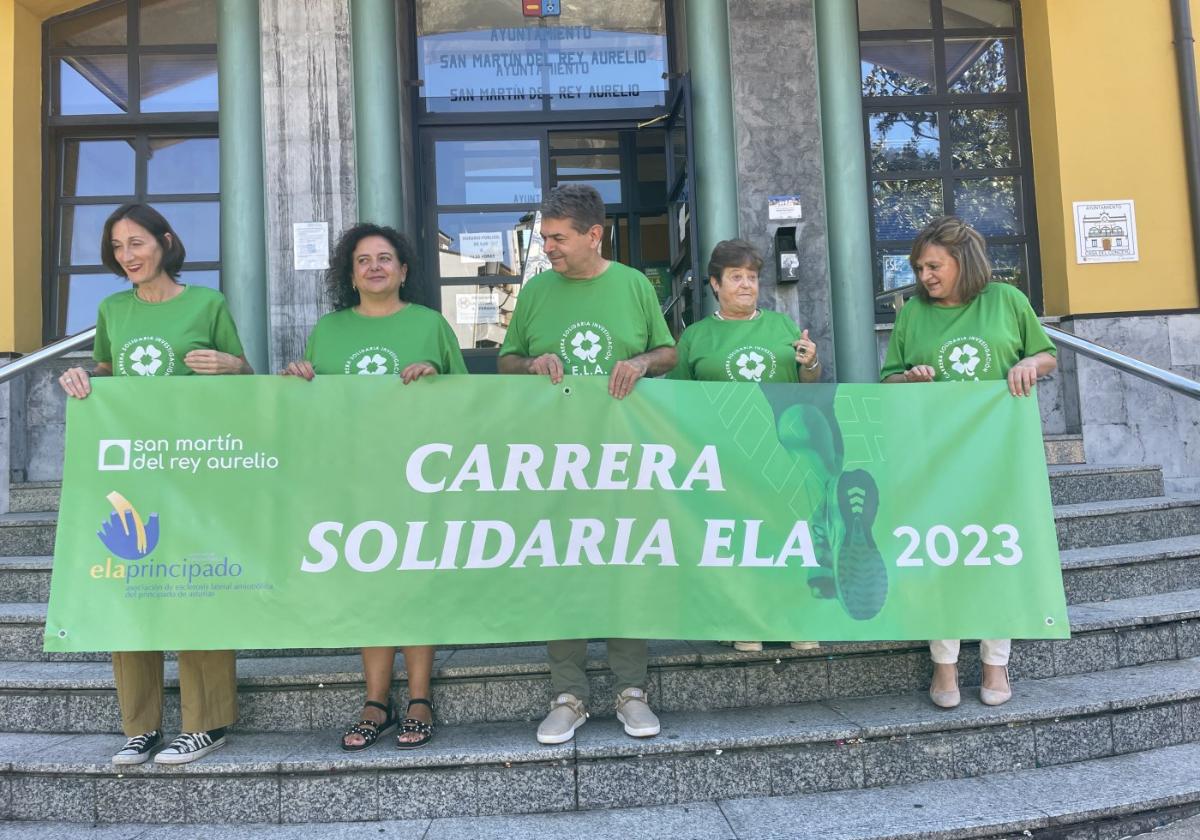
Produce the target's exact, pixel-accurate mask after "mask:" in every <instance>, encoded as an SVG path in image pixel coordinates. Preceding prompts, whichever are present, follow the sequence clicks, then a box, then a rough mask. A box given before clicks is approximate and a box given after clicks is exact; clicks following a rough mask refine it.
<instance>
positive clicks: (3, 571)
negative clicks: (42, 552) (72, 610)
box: [0, 556, 54, 603]
mask: <svg viewBox="0 0 1200 840" xmlns="http://www.w3.org/2000/svg"><path fill="white" fill-rule="evenodd" d="M53 566H54V558H53V557H48V556H40V557H0V603H45V602H46V601H48V600H49V598H50V570H51V569H52V568H53Z"/></svg>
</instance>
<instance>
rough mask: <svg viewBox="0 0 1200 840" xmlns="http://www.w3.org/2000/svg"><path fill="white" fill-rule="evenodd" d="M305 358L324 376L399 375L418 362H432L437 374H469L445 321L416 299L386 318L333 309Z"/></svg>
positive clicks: (319, 326) (319, 323)
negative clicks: (415, 301) (341, 374)
mask: <svg viewBox="0 0 1200 840" xmlns="http://www.w3.org/2000/svg"><path fill="white" fill-rule="evenodd" d="M304 358H305V359H307V360H308V361H310V362H312V366H313V369H314V370H315V371H316V372H317V373H321V374H326V373H354V374H360V375H372V374H374V375H378V376H386V375H392V376H396V375H398V374H399V373H400V372H401V371H403V370H404V369H405V368H406V367H408V366H409V365H411V364H412V363H413V362H429V364H431V365H433V366H434V367H435V368H436V369H437V372H438V373H466V372H467V366H466V364H465V363H464V362H463V355H462V350H460V349H458V338H457V337H456V336H455V335H454V331H453V330H452V329H450V325H449V324H447V323H446V319H445V318H443V317H442V316H441V314H440V313H438V312H434V311H433V310H432V309H428V308H426V307H424V306H421V305H420V304H417V303H410V304H409V305H408V306H406V307H404V308H403V309H401V310H400V311H399V312H395V313H393V314H391V315H386V316H384V317H382V318H369V317H367V316H366V315H359V314H358V313H357V312H355V311H354V310H353V309H340V310H338V311H337V312H330V313H329V314H328V315H325V316H323V317H322V318H321V319H320V320H319V321H317V325H316V326H315V327H313V331H312V333H310V334H309V336H308V343H307V344H306V345H305V347H304Z"/></svg>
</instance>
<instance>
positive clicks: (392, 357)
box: [342, 346, 400, 376]
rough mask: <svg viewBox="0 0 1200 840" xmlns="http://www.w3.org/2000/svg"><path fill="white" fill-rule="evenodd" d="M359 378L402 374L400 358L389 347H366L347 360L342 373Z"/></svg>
mask: <svg viewBox="0 0 1200 840" xmlns="http://www.w3.org/2000/svg"><path fill="white" fill-rule="evenodd" d="M342 372H343V373H346V374H357V375H358V376H388V375H389V374H392V375H394V374H397V373H399V372H400V357H399V356H397V355H396V354H395V353H394V352H392V351H391V350H390V349H388V348H387V347H378V346H375V347H364V348H363V349H361V350H359V351H357V352H355V353H354V354H353V355H351V356H350V358H349V359H347V360H346V367H345V369H344V370H343V371H342Z"/></svg>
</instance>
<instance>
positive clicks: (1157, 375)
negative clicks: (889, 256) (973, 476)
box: [875, 283, 1200, 400]
mask: <svg viewBox="0 0 1200 840" xmlns="http://www.w3.org/2000/svg"><path fill="white" fill-rule="evenodd" d="M916 288H917V284H916V283H912V284H909V285H907V286H901V287H900V288H898V289H889V290H888V291H886V292H882V293H880V294H877V295H876V296H875V300H876V302H877V303H884V302H885V299H890V300H889V302H890V303H891V304H892V306H893V307H894V308H895V310H896V311H897V312H899V311H900V309H901V307H903V306H904V299H905V298H906V297H908V296H909V295H911V294H912V293H913V291H914V290H916ZM1042 327H1043V329H1045V330H1046V334H1047V335H1048V336H1050V340H1051V341H1053V342H1054V343H1055V344H1057V345H1058V346H1059V347H1065V348H1067V349H1068V350H1072V351H1074V352H1075V353H1078V354H1079V355H1080V356H1087V357H1088V358H1089V359H1095V360H1096V361H1097V362H1101V363H1103V364H1106V365H1108V366H1109V367H1113V368H1116V369H1117V370H1119V371H1121V372H1122V373H1128V374H1129V375H1130V376H1136V377H1138V378H1139V379H1144V380H1146V381H1147V382H1153V383H1154V384H1155V385H1161V386H1162V387H1164V388H1169V389H1170V390H1172V391H1174V392H1175V393H1177V394H1183V395H1184V396H1185V397H1191V398H1192V399H1194V400H1200V382H1196V381H1194V380H1191V379H1188V378H1187V377H1186V376H1180V375H1179V374H1178V373H1172V372H1171V371H1169V370H1163V369H1162V368H1160V367H1155V366H1154V365H1150V364H1146V363H1145V362H1143V361H1140V360H1139V359H1135V358H1133V357H1132V356H1126V355H1125V354H1124V353H1118V352H1117V351H1116V350H1110V349H1109V348H1107V347H1105V346H1103V345H1101V344H1097V343H1096V342H1094V341H1088V340H1087V339H1086V338H1080V337H1079V336H1077V335H1075V334H1073V333H1069V332H1065V331H1063V330H1060V329H1058V328H1057V327H1051V326H1049V325H1047V324H1043V325H1042Z"/></svg>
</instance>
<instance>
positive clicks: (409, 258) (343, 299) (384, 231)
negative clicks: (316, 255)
mask: <svg viewBox="0 0 1200 840" xmlns="http://www.w3.org/2000/svg"><path fill="white" fill-rule="evenodd" d="M368 236H382V237H383V238H384V239H386V240H387V241H388V242H390V243H391V244H392V247H393V248H395V249H396V259H397V260H399V261H400V264H401V265H406V266H408V274H407V276H406V278H405V281H404V283H403V285H401V286H400V300H403V301H408V300H410V299H411V297H412V295H413V292H414V289H415V280H416V275H417V250H416V248H414V247H413V244H412V242H410V241H409V238H408V237H407V236H405V235H404V234H403V233H401V232H400V231H398V230H396V229H395V228H390V227H387V226H385V225H377V224H373V223H371V222H360V223H359V224H357V225H355V226H354V227H352V228H350V229H348V230H347V231H346V232H345V233H343V234H342V236H341V238H340V239H338V241H337V245H335V246H334V248H333V259H332V260H330V263H329V271H327V272H326V273H325V287H326V289H328V291H329V297H330V299H331V300H332V301H333V308H334V309H349V308H350V307H352V306H358V304H359V297H358V290H357V289H355V288H354V249H355V248H357V247H358V243H359V242H362V241H363V240H364V239H366V238H367V237H368Z"/></svg>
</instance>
